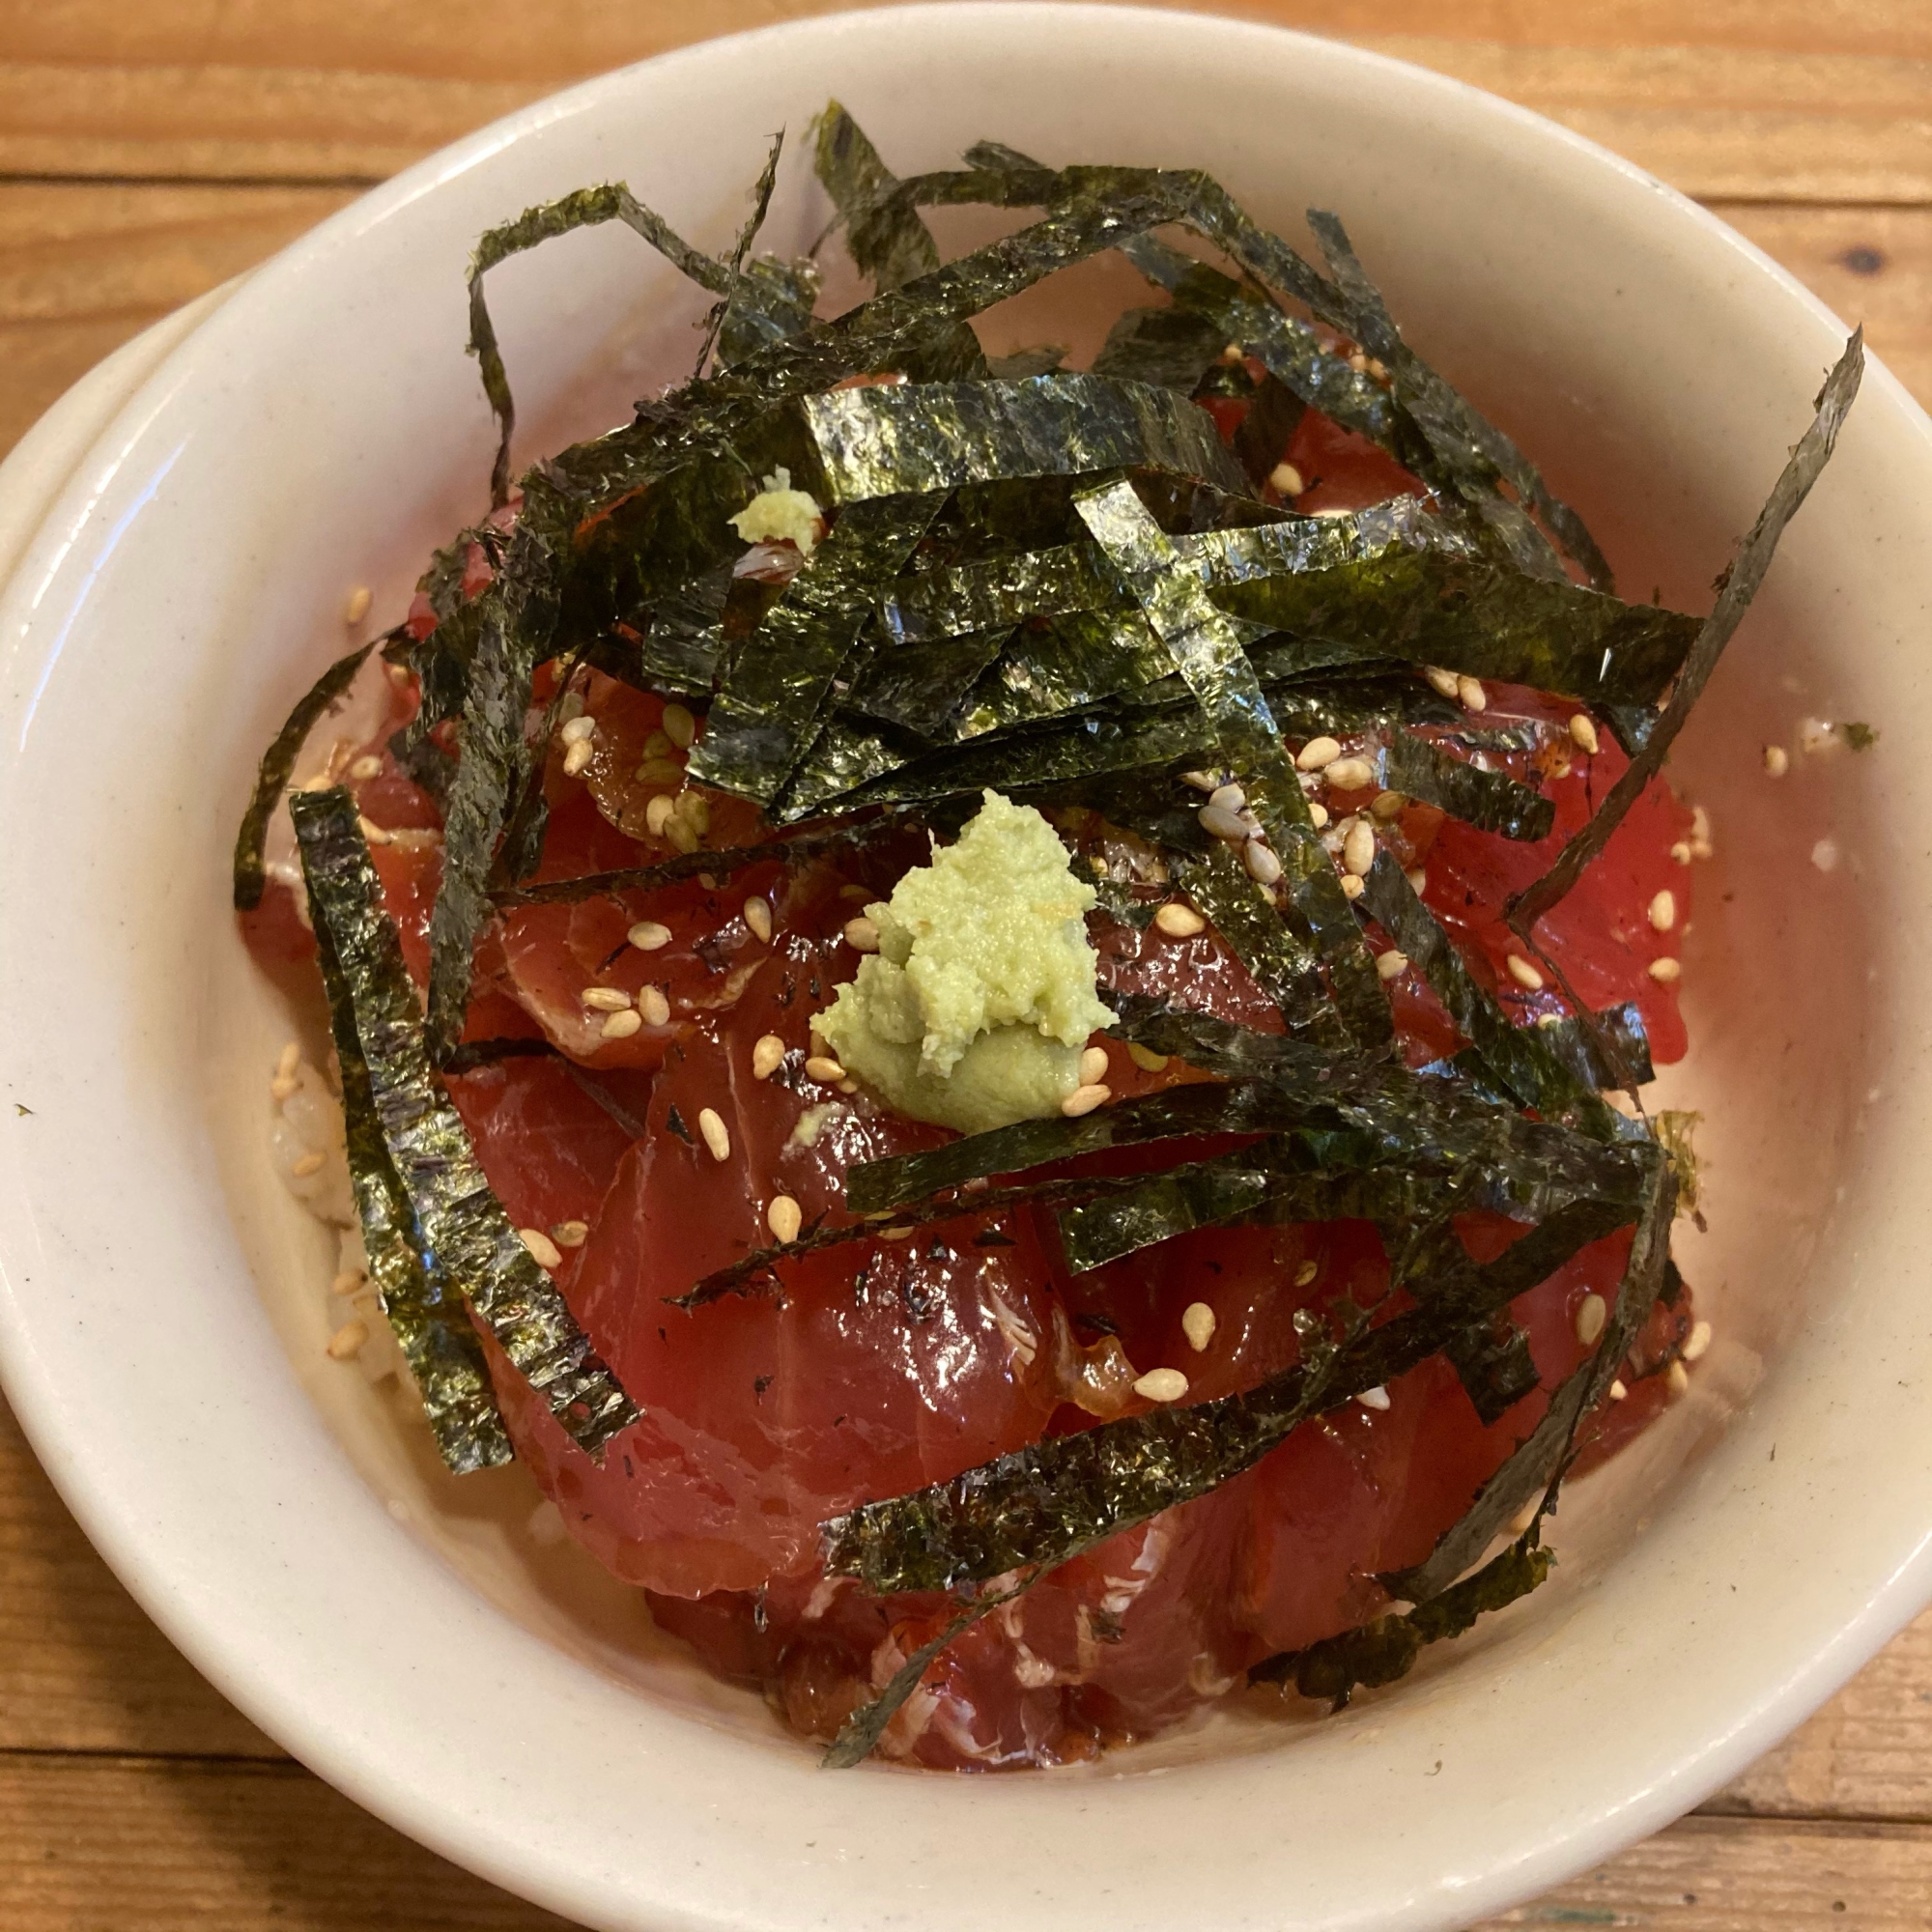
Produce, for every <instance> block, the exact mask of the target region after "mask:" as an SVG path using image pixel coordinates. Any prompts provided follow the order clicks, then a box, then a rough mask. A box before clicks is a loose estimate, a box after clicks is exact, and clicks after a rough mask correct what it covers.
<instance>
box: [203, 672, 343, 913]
mask: <svg viewBox="0 0 1932 1932" xmlns="http://www.w3.org/2000/svg"><path fill="white" fill-rule="evenodd" d="M374 649H375V645H374V644H364V645H363V646H362V648H361V649H360V650H359V651H351V652H350V653H349V655H348V656H347V657H344V658H337V659H336V661H335V662H334V663H333V664H332V665H330V666H329V668H327V670H326V671H324V672H323V674H322V675H321V676H320V677H319V678H317V679H316V681H315V682H314V683H313V684H312V685H310V686H309V688H308V690H307V691H306V692H304V693H303V694H302V696H301V698H300V701H299V702H298V704H297V705H296V708H295V709H294V710H293V711H291V712H290V713H289V716H288V722H287V723H286V724H285V725H283V726H282V728H281V729H280V730H279V731H277V732H276V733H275V736H274V741H273V742H272V743H271V744H270V747H269V749H268V750H267V751H266V752H264V753H262V763H261V767H260V769H259V770H258V771H257V772H256V774H255V789H254V791H253V792H252V793H251V794H250V796H249V799H248V810H246V811H244V812H243V813H242V814H241V830H240V831H239V832H238V833H237V834H236V835H235V910H236V911H237V912H252V911H253V910H254V909H255V907H257V906H258V905H260V904H261V903H262V895H263V893H264V892H265V891H266V890H267V889H268V884H269V875H268V873H267V872H266V871H264V870H263V868H262V848H263V845H264V843H265V841H266V840H267V838H268V833H269V820H270V818H272V817H273V816H274V812H275V807H276V806H277V805H278V804H280V803H281V797H282V792H283V789H284V787H285V786H286V785H287V784H288V781H289V780H290V778H291V777H292V776H293V775H294V773H295V768H296V759H297V758H298V757H299V756H300V755H301V748H302V745H303V743H304V741H305V740H306V739H307V737H308V734H309V733H310V732H311V731H312V730H314V728H315V726H316V724H317V723H318V721H319V720H320V719H321V718H322V716H323V714H324V713H325V712H327V711H328V710H329V709H330V708H331V707H333V706H334V705H336V704H338V703H339V702H340V701H341V700H342V698H343V696H345V695H346V693H347V692H348V690H349V687H350V686H351V685H352V684H354V683H355V673H356V672H357V671H358V670H360V669H361V668H362V666H363V664H364V662H365V661H366V660H367V658H368V656H369V653H370V652H371V651H372V650H374Z"/></svg>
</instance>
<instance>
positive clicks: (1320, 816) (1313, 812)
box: [1308, 800, 1328, 832]
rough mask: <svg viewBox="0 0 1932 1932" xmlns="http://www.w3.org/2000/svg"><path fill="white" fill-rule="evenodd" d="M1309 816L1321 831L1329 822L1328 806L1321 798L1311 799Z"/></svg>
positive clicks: (1317, 829)
mask: <svg viewBox="0 0 1932 1932" xmlns="http://www.w3.org/2000/svg"><path fill="white" fill-rule="evenodd" d="M1308 816H1309V818H1310V820H1311V821H1312V822H1313V824H1314V826H1315V829H1316V831H1318V832H1320V831H1321V829H1322V827H1323V826H1325V825H1326V824H1327V823H1328V808H1327V807H1326V806H1325V805H1322V804H1321V802H1320V801H1319V800H1311V801H1310V802H1309V807H1308Z"/></svg>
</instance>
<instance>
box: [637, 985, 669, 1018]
mask: <svg viewBox="0 0 1932 1932" xmlns="http://www.w3.org/2000/svg"><path fill="white" fill-rule="evenodd" d="M638 1010H639V1012H640V1013H641V1014H642V1015H643V1018H644V1024H645V1025H646V1026H654V1027H661V1026H668V1025H669V1024H670V1002H669V1000H668V999H667V998H666V997H665V990H664V988H663V987H662V986H639V988H638Z"/></svg>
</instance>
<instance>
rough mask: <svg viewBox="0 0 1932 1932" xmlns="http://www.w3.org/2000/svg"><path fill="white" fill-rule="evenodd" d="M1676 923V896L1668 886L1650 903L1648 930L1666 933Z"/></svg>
mask: <svg viewBox="0 0 1932 1932" xmlns="http://www.w3.org/2000/svg"><path fill="white" fill-rule="evenodd" d="M1676 923H1677V895H1676V894H1675V893H1673V892H1672V891H1671V890H1670V888H1669V887H1668V886H1666V887H1664V889H1663V890H1662V892H1661V893H1659V894H1658V895H1657V896H1656V897H1655V898H1654V899H1652V900H1651V902H1650V928H1651V930H1652V931H1653V932H1668V931H1669V930H1670V928H1671V927H1672V926H1673V925H1675V924H1676Z"/></svg>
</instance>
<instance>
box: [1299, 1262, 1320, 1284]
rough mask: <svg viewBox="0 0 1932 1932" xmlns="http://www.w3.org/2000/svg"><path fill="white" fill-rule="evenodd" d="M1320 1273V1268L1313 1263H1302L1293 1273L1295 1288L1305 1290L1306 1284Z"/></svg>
mask: <svg viewBox="0 0 1932 1932" xmlns="http://www.w3.org/2000/svg"><path fill="white" fill-rule="evenodd" d="M1320 1272H1321V1270H1320V1268H1319V1267H1318V1265H1317V1264H1316V1263H1314V1262H1313V1261H1305V1262H1303V1263H1302V1264H1301V1265H1300V1266H1299V1267H1298V1268H1296V1269H1295V1271H1294V1285H1295V1287H1296V1288H1306V1287H1307V1286H1308V1284H1309V1283H1310V1282H1311V1281H1313V1280H1314V1279H1315V1277H1316V1275H1317V1274H1318V1273H1320Z"/></svg>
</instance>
